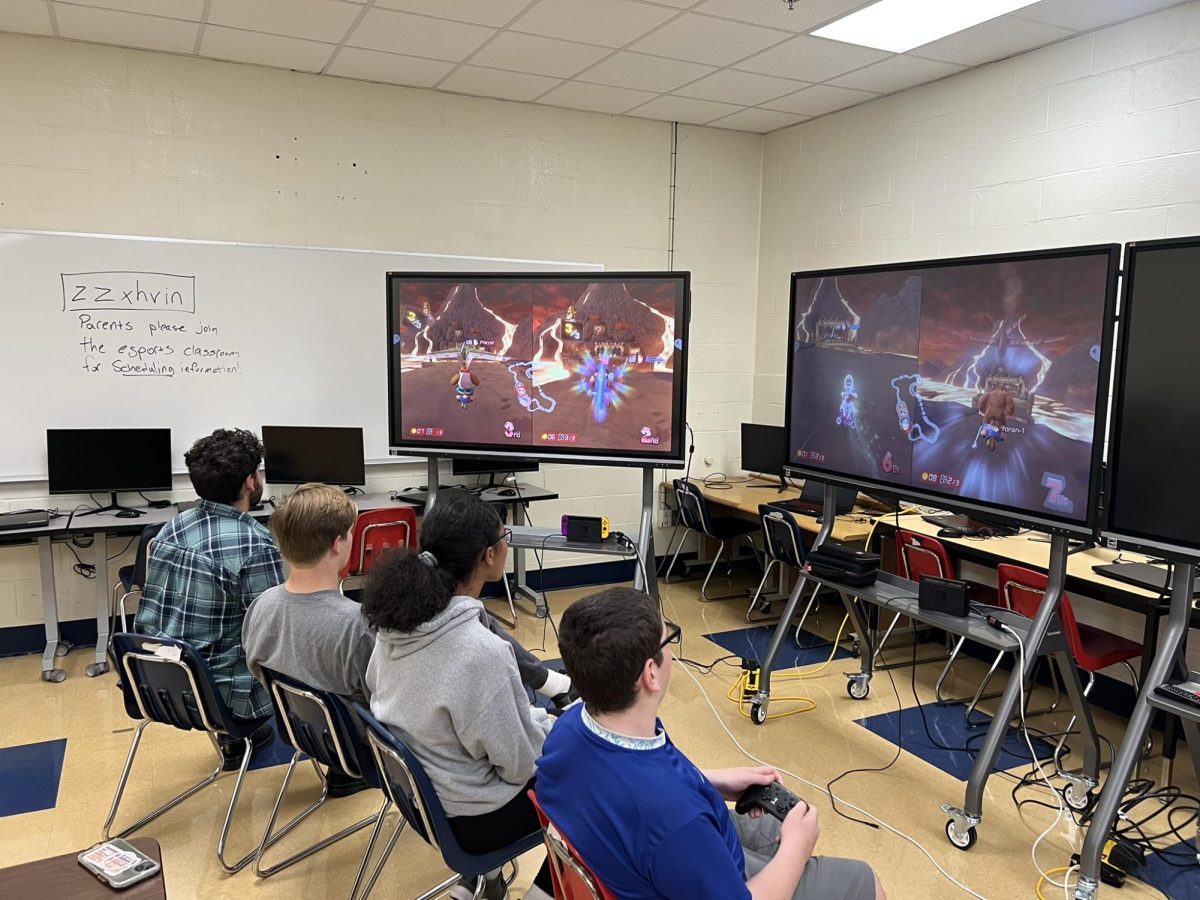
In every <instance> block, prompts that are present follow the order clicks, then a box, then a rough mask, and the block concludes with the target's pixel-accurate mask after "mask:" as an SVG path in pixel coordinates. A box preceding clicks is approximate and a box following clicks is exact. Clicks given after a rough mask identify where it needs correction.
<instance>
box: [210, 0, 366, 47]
mask: <svg viewBox="0 0 1200 900" xmlns="http://www.w3.org/2000/svg"><path fill="white" fill-rule="evenodd" d="M361 13H362V7H361V6H356V5H355V4H353V3H343V2H341V0H254V2H253V3H247V2H246V0H212V6H210V7H209V11H208V21H209V23H210V24H212V25H228V26H230V27H232V28H243V29H245V30H247V31H261V32H265V33H266V34H283V35H287V36H288V37H295V38H306V39H308V40H311V41H325V42H326V43H329V44H337V43H340V42H341V40H342V38H344V37H345V36H346V31H347V30H348V29H349V28H350V26H351V25H352V24H354V20H355V19H356V18H358V16H359V15H360V14H361Z"/></svg>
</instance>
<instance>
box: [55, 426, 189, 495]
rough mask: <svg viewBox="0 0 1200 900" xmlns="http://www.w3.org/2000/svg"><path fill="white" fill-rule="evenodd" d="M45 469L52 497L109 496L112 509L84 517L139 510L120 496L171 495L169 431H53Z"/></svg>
mask: <svg viewBox="0 0 1200 900" xmlns="http://www.w3.org/2000/svg"><path fill="white" fill-rule="evenodd" d="M46 469H47V472H48V473H49V482H50V485H49V490H50V493H51V494H93V493H107V494H109V495H110V502H109V503H108V505H107V506H102V507H100V508H99V509H94V510H89V511H87V512H84V513H80V515H91V514H93V513H98V512H110V511H114V510H115V511H117V512H118V513H122V514H124V515H125V516H136V515H139V512H138V511H137V510H134V509H131V508H129V507H125V506H121V505H120V504H118V503H117V494H118V493H119V492H131V491H169V490H171V429H170V428H48V429H46Z"/></svg>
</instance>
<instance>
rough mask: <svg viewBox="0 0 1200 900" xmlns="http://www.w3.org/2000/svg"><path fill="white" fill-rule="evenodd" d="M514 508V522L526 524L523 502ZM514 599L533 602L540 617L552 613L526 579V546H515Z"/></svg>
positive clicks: (513, 549)
mask: <svg viewBox="0 0 1200 900" xmlns="http://www.w3.org/2000/svg"><path fill="white" fill-rule="evenodd" d="M512 509H513V524H514V525H525V524H527V522H526V516H525V507H524V505H523V504H521V503H514V504H513V505H512ZM512 551H513V588H512V591H513V599H514V600H517V599H525V600H528V601H530V602H531V603H532V604H533V608H534V615H535V616H537V617H538V618H539V619H544V618H546V617H547V616H548V615H550V608H549V607H548V606H546V602H545V601H544V600H543V599H542V595H541V593H539V592H538V591H535V590H534V589H533V588H531V587H530V586H529V583H528V582H527V581H526V566H525V548H524V547H513V548H512Z"/></svg>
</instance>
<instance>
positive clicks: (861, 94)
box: [766, 84, 877, 116]
mask: <svg viewBox="0 0 1200 900" xmlns="http://www.w3.org/2000/svg"><path fill="white" fill-rule="evenodd" d="M876 96H877V95H876V94H869V93H867V92H866V91H852V90H850V89H849V88H842V87H833V86H832V85H828V84H814V85H813V86H812V87H809V88H805V89H804V90H802V91H797V92H796V93H794V94H789V95H788V96H786V97H780V98H779V99H778V100H772V101H771V102H770V103H768V104H766V105H767V106H768V107H769V108H771V109H775V110H780V111H781V112H790V113H798V114H800V115H803V116H823V115H825V113H830V112H833V111H834V110H836V109H845V108H846V107H847V106H856V105H857V104H859V103H864V102H866V101H867V100H874V99H875V97H876Z"/></svg>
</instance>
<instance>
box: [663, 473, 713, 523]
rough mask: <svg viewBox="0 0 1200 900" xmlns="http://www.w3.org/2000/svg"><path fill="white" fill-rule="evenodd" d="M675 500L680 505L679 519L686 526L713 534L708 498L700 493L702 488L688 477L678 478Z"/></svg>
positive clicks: (674, 482)
mask: <svg viewBox="0 0 1200 900" xmlns="http://www.w3.org/2000/svg"><path fill="white" fill-rule="evenodd" d="M672 483H673V484H674V486H675V502H676V503H677V504H678V505H679V521H680V522H681V523H683V526H684V527H685V528H690V529H692V531H698V532H700V533H701V534H709V535H710V534H711V533H712V527H711V526H710V525H709V515H708V500H707V499H706V498H705V496H704V495H703V494H702V493H700V489H699V488H698V487H696V486H695V485H694V484H692V483H691V482H690V481H688V480H687V479H686V478H676V479H675V480H674V481H673V482H672Z"/></svg>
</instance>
